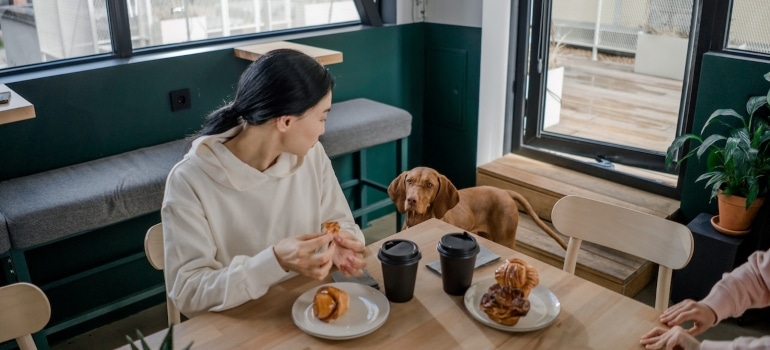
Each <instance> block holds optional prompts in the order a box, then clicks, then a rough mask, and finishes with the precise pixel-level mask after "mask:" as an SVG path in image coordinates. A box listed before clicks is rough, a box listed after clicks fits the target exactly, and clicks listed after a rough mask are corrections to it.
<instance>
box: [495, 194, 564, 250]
mask: <svg viewBox="0 0 770 350" xmlns="http://www.w3.org/2000/svg"><path fill="white" fill-rule="evenodd" d="M508 195H510V196H511V198H513V200H515V201H517V202H519V203H520V204H521V205H523V206H524V209H526V210H527V214H529V216H531V217H532V220H535V223H536V224H537V226H539V227H540V228H541V229H543V231H545V233H547V234H548V235H549V236H551V238H553V239H554V240H555V241H556V243H559V245H560V246H561V247H562V248H564V249H565V250H566V249H567V243H566V242H564V240H563V239H562V238H561V237H559V235H558V234H556V232H554V230H552V229H551V228H550V227H548V225H546V224H545V223H544V222H543V220H540V217H539V216H537V213H535V209H534V208H532V205H530V204H529V202H528V201H527V199H526V198H524V196H522V195H521V194H519V193H517V192H514V191H508Z"/></svg>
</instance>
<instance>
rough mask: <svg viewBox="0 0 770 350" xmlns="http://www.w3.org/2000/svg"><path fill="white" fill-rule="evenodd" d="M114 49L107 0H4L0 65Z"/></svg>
mask: <svg viewBox="0 0 770 350" xmlns="http://www.w3.org/2000/svg"><path fill="white" fill-rule="evenodd" d="M111 51H112V44H111V42H110V32H109V26H108V23H107V5H106V1H105V0H35V1H34V3H33V2H32V0H0V68H6V67H17V66H23V65H28V64H34V63H41V62H50V61H55V60H60V59H65V58H74V57H83V56H88V55H94V54H99V53H109V52H111Z"/></svg>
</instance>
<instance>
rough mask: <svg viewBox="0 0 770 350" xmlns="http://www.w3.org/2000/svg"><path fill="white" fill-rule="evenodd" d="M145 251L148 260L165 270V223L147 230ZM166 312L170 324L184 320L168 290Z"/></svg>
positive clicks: (158, 268)
mask: <svg viewBox="0 0 770 350" xmlns="http://www.w3.org/2000/svg"><path fill="white" fill-rule="evenodd" d="M144 253H145V254H147V260H149V261H150V265H152V267H154V268H155V269H156V270H160V271H163V268H164V266H165V265H164V260H163V258H164V256H165V253H164V252H163V224H162V223H160V224H155V225H152V227H150V229H149V230H147V235H145V236H144ZM166 312H167V314H168V325H169V326H171V325H172V324H178V323H180V322H182V316H181V314H180V313H179V310H177V308H176V306H174V303H173V302H171V299H169V297H168V291H166Z"/></svg>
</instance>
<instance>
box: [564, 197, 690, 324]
mask: <svg viewBox="0 0 770 350" xmlns="http://www.w3.org/2000/svg"><path fill="white" fill-rule="evenodd" d="M551 221H552V222H553V225H554V227H555V228H556V229H557V230H558V231H560V232H561V233H562V234H565V235H567V236H569V237H570V239H569V243H568V245H567V253H566V256H565V257H564V271H567V272H569V273H572V274H574V273H575V265H576V264H577V255H578V251H579V250H580V244H581V242H582V241H583V240H586V241H589V242H593V243H596V244H600V245H602V246H605V247H609V248H612V249H616V250H619V251H622V252H625V253H627V254H631V255H635V256H638V257H640V258H642V259H645V260H649V261H651V262H653V263H656V264H658V265H659V268H658V285H657V290H656V292H655V308H656V309H658V310H660V311H663V310H665V309H666V308H667V307H668V302H669V296H670V294H671V274H672V270H678V269H681V268H683V267H685V266H686V265H687V263H689V262H690V258H691V257H692V251H693V238H692V233H691V232H690V230H689V229H688V228H687V226H685V225H682V224H680V223H678V222H675V221H671V220H667V219H665V218H661V217H657V216H654V215H649V214H646V213H642V212H639V211H636V210H632V209H628V208H623V207H619V206H617V205H613V204H609V203H604V202H600V201H596V200H592V199H588V198H583V197H580V196H566V197H564V198H562V199H560V200H559V201H558V202H556V204H555V205H554V207H553V211H552V213H551Z"/></svg>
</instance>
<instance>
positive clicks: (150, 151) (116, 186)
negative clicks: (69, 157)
mask: <svg viewBox="0 0 770 350" xmlns="http://www.w3.org/2000/svg"><path fill="white" fill-rule="evenodd" d="M189 146H190V142H189V141H188V140H178V141H173V142H168V143H164V144H161V145H157V146H152V147H147V148H141V149H137V150H134V151H130V152H126V153H122V154H118V155H115V156H111V157H105V158H101V159H97V160H94V161H90V162H85V163H80V164H76V165H72V166H68V167H64V168H59V169H54V170H50V171H46V172H43V173H38V174H34V175H29V176H25V177H21V178H16V179H11V180H8V181H4V182H0V213H2V214H3V215H5V219H6V221H7V223H6V225H7V226H6V229H7V230H8V233H9V236H10V241H11V245H12V247H13V248H17V249H24V248H29V247H32V246H35V245H38V244H42V243H46V242H51V241H54V240H56V239H59V238H63V237H66V236H68V235H71V234H73V233H78V232H82V231H86V230H91V229H95V228H98V227H102V226H105V225H109V224H113V223H116V222H120V221H123V220H126V219H130V218H133V217H136V216H139V215H143V214H147V213H150V212H153V211H157V210H159V209H160V206H161V203H162V201H163V190H164V188H165V185H166V177H167V176H168V173H169V171H170V170H171V168H172V167H173V166H174V164H176V163H177V162H178V161H179V160H181V159H182V157H183V156H184V154H185V152H186V151H187V149H189ZM1 245H2V243H0V246H1Z"/></svg>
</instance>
